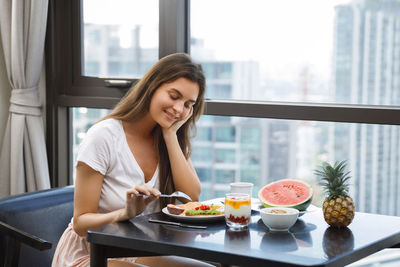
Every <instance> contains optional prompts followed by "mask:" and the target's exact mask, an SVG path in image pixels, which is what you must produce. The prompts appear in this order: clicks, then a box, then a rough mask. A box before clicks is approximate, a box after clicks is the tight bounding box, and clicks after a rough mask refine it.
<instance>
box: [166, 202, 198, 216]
mask: <svg viewBox="0 0 400 267" xmlns="http://www.w3.org/2000/svg"><path fill="white" fill-rule="evenodd" d="M200 206H201V203H200V202H188V203H186V204H180V205H174V204H168V205H167V209H168V212H169V213H171V214H175V215H180V214H183V213H184V212H185V211H186V210H192V209H195V208H196V207H200Z"/></svg>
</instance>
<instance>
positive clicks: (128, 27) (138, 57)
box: [82, 0, 158, 78]
mask: <svg viewBox="0 0 400 267" xmlns="http://www.w3.org/2000/svg"><path fill="white" fill-rule="evenodd" d="M82 5H83V15H82V17H83V18H82V20H83V38H82V45H83V47H84V53H83V55H82V62H83V66H84V67H83V70H82V74H83V75H84V76H92V77H104V78H116V77H119V78H140V77H141V76H142V75H143V74H144V73H145V72H146V70H147V68H148V66H151V65H153V64H154V63H155V62H157V60H158V0H148V1H140V0H116V1H112V2H110V1H106V0H100V1H99V0H82ZM115 6H119V7H120V8H119V9H116V8H113V7H115ZM93 64H95V65H96V66H97V67H96V68H93Z"/></svg>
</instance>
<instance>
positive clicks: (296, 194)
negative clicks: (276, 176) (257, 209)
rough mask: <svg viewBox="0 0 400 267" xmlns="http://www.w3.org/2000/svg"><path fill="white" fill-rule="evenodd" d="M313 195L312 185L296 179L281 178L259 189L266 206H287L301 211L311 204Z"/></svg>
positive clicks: (259, 196) (260, 196)
mask: <svg viewBox="0 0 400 267" xmlns="http://www.w3.org/2000/svg"><path fill="white" fill-rule="evenodd" d="M312 197H313V189H312V187H311V186H310V185H309V184H307V183H306V182H304V181H301V180H296V179H281V180H278V181H275V182H272V183H270V184H267V185H266V186H264V187H263V188H261V189H260V191H258V198H259V199H260V201H261V203H262V204H263V206H264V207H286V208H294V209H298V210H299V211H304V210H306V209H307V208H308V206H310V204H311V200H312Z"/></svg>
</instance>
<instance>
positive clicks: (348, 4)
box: [190, 0, 400, 105]
mask: <svg viewBox="0 0 400 267" xmlns="http://www.w3.org/2000/svg"><path fill="white" fill-rule="evenodd" d="M227 6H229V12H225V11H226V8H227ZM210 7H212V8H210ZM399 8H400V2H399V1H378V0H377V1H357V0H333V1H320V0H302V1H298V0H280V1H265V0H219V1H213V0H191V10H190V12H191V13H190V18H191V24H190V27H191V29H190V32H191V42H190V43H191V54H192V56H193V57H194V59H196V60H197V61H199V62H201V63H202V64H203V66H204V70H205V73H206V75H207V84H208V90H207V94H206V95H207V97H209V98H216V99H217V98H219V99H241V100H243V99H244V100H265V101H292V102H316V103H322V102H323V103H345V104H348V103H351V104H368V105H399V104H400V82H399V79H398V77H400V68H398V67H395V66H397V65H399V58H400V57H399V45H398V42H397V41H395V40H398V39H399V38H400V33H399V30H398V27H399V26H398V25H399V23H400V16H399V12H393V11H394V10H396V11H398V10H399ZM204 14H207V19H204ZM221 14H223V16H221ZM221 36H223V38H221Z"/></svg>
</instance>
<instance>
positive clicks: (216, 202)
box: [162, 199, 225, 222]
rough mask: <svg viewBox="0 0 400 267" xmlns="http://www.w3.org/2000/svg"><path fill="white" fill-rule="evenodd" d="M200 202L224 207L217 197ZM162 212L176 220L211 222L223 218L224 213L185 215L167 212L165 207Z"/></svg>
mask: <svg viewBox="0 0 400 267" xmlns="http://www.w3.org/2000/svg"><path fill="white" fill-rule="evenodd" d="M201 203H202V204H205V205H211V204H214V205H218V206H221V207H222V210H223V207H224V204H223V203H221V202H220V201H219V200H218V199H211V200H206V201H202V202H201ZM162 212H163V213H164V214H166V215H168V216H170V217H172V218H174V219H176V220H179V221H186V222H212V221H219V220H223V219H224V218H225V215H224V214H220V215H204V216H186V215H185V214H179V215H176V214H171V213H169V211H168V209H167V207H165V208H163V209H162Z"/></svg>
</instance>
